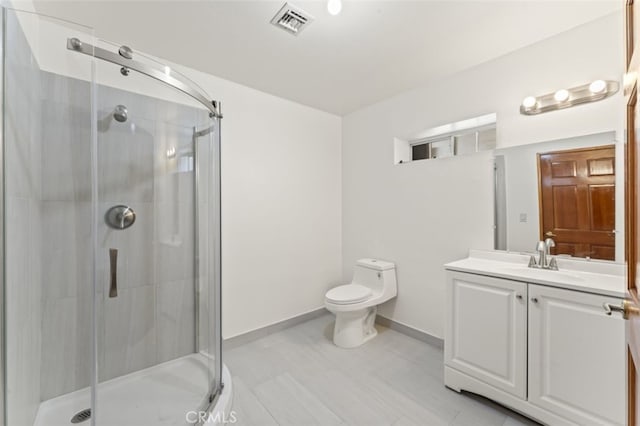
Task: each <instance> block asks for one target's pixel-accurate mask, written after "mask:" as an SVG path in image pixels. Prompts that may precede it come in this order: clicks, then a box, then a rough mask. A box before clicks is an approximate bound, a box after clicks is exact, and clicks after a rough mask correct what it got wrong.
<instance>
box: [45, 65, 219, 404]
mask: <svg viewBox="0 0 640 426" xmlns="http://www.w3.org/2000/svg"><path fill="white" fill-rule="evenodd" d="M42 74H43V77H42V81H43V85H42V95H43V97H42V100H43V102H42V105H41V108H42V110H43V116H44V117H46V120H44V121H43V123H44V126H45V127H46V129H47V131H46V134H45V147H46V148H45V153H44V156H43V158H46V160H44V161H43V162H42V173H43V201H42V203H43V206H44V207H43V211H44V212H46V213H45V214H44V215H43V217H42V220H43V227H42V229H43V235H42V239H43V250H44V251H43V256H44V257H45V259H46V261H45V262H44V264H43V275H44V276H46V277H48V280H47V281H48V282H47V283H46V285H45V287H44V288H43V300H42V305H43V319H42V324H43V342H42V352H41V353H42V366H43V369H42V372H41V375H40V377H41V387H42V393H41V398H42V400H47V399H50V398H53V397H55V396H58V395H61V394H65V393H68V392H71V391H74V390H77V389H80V388H82V387H85V386H88V385H89V379H90V369H89V368H90V367H89V366H90V355H91V353H90V342H91V335H92V334H91V307H92V305H91V296H92V294H91V275H90V274H91V234H90V229H91V228H90V226H91V204H90V201H91V191H90V189H91V188H90V186H89V185H90V182H91V161H90V127H89V123H90V121H89V117H88V114H89V110H88V108H87V105H86V100H87V99H89V98H88V97H89V84H88V83H86V82H83V81H79V80H75V79H71V78H67V77H63V76H59V75H54V74H50V73H42ZM97 96H98V97H97V102H98V182H99V185H98V196H99V215H100V219H101V217H102V215H103V214H104V213H106V211H107V210H108V208H109V207H111V206H114V205H118V204H125V205H128V206H130V207H132V208H133V209H134V210H135V212H136V214H137V218H136V222H135V224H134V225H133V226H132V227H131V228H129V229H126V230H113V229H111V228H109V227H107V226H106V224H105V223H104V221H103V220H99V222H98V261H97V276H98V295H99V303H98V312H97V315H98V363H99V375H100V380H107V379H110V378H113V377H117V376H120V375H123V374H127V373H130V372H133V371H136V370H140V369H143V368H146V367H150V366H152V365H155V364H157V363H160V362H164V361H167V360H170V359H174V358H177V357H179V356H182V355H186V354H188V353H192V352H194V351H195V290H194V274H193V270H194V249H193V247H194V239H193V238H194V225H193V224H194V221H193V219H194V212H193V203H194V187H193V172H192V170H190V169H189V166H188V164H189V156H191V155H192V136H193V128H194V127H195V126H196V125H198V124H206V123H207V122H208V118H207V114H206V113H205V112H202V111H200V110H197V109H194V108H189V107H186V106H181V105H177V104H172V103H170V102H166V101H160V100H157V99H154V98H150V97H146V96H142V95H137V94H133V93H130V92H125V91H122V90H118V89H114V88H109V87H104V86H98V91H97ZM52 99H53V100H56V101H55V102H51V100H52ZM119 104H122V105H125V106H126V107H127V109H128V120H127V121H126V122H124V123H120V122H117V121H115V120H114V119H113V111H114V109H115V107H116V106H117V105H119ZM170 150H172V151H173V150H175V153H176V154H175V156H172V155H168V152H171V151H170ZM112 248H113V249H117V250H118V296H117V297H116V298H109V297H108V288H109V249H112Z"/></svg>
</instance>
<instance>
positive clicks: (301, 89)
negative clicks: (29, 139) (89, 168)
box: [35, 0, 623, 115]
mask: <svg viewBox="0 0 640 426" xmlns="http://www.w3.org/2000/svg"><path fill="white" fill-rule="evenodd" d="M292 3H293V4H295V5H298V6H300V7H301V8H302V9H304V10H306V11H307V12H309V13H311V14H312V15H313V16H314V17H315V21H314V22H313V23H312V24H311V25H310V26H309V27H308V28H307V29H306V30H305V31H304V32H302V33H301V34H300V35H299V36H298V37H295V36H292V35H290V34H288V33H286V32H284V31H282V30H280V29H278V28H276V27H274V26H272V25H271V24H270V23H269V21H270V20H271V18H272V17H273V15H274V14H275V13H276V12H277V11H278V10H279V9H280V7H281V6H282V4H284V0H281V1H268V0H266V1H195V2H192V1H114V0H111V1H100V0H90V1H88V0H84V1H63V2H60V1H51V0H36V2H35V6H36V10H37V11H38V12H39V13H43V14H47V15H51V16H55V17H59V18H64V19H67V20H71V21H74V22H78V23H82V24H86V25H89V26H92V27H94V28H95V31H96V35H97V36H98V37H100V38H102V39H105V40H110V41H114V42H118V43H123V44H127V45H129V46H131V47H132V48H133V49H134V50H136V49H137V50H140V51H144V52H147V53H150V54H152V55H154V56H158V57H161V58H166V59H168V60H170V61H173V62H176V63H180V64H183V65H186V66H189V67H192V68H195V69H198V70H201V71H204V72H208V73H210V74H213V75H216V76H219V77H222V78H225V79H228V80H232V81H235V82H238V83H241V84H244V85H246V86H250V87H253V88H256V89H259V90H262V91H264V92H268V93H272V94H274V95H277V96H280V97H283V98H287V99H291V100H293V101H296V102H299V103H302V104H305V105H309V106H312V107H315V108H319V109H321V110H325V111H328V112H331V113H335V114H339V115H344V114H347V113H349V112H352V111H354V110H356V109H358V108H360V107H363V106H366V105H369V104H372V103H375V102H377V101H380V100H382V99H385V98H388V97H390V96H393V95H395V94H398V93H400V92H402V91H405V90H408V89H410V88H412V87H416V86H419V85H421V84H424V83H426V82H427V81H430V80H433V79H437V78H440V77H442V76H445V75H448V74H451V73H455V72H458V71H461V70H463V69H466V68H469V67H472V66H474V65H477V64H479V63H482V62H485V61H487V60H490V59H493V58H496V57H498V56H501V55H504V54H506V53H508V52H511V51H514V50H517V49H519V48H521V47H524V46H526V45H529V44H532V43H534V42H536V41H539V40H542V39H544V38H547V37H550V36H552V35H555V34H558V33H560V32H563V31H566V30H568V29H571V28H573V27H575V26H578V25H581V24H583V23H586V22H589V21H592V20H594V19H597V18H599V17H601V16H604V15H607V14H609V13H612V12H614V11H616V10H619V9H620V7H621V5H622V3H623V2H622V1H620V0H609V1H590V0H586V1H575V0H574V1H541V0H538V1H520V0H510V1H509V0H502V1H477V0H476V1H464V2H463V1H399V0H396V1H348V0H345V1H344V6H343V10H342V13H341V14H340V15H338V16H331V15H329V13H328V12H327V10H326V2H324V1H301V0H292ZM621 19H622V18H621ZM621 40H622V35H621Z"/></svg>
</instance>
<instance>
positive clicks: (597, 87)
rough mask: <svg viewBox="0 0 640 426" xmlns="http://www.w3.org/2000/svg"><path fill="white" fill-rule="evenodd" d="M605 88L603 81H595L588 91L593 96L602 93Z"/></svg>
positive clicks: (605, 84)
mask: <svg viewBox="0 0 640 426" xmlns="http://www.w3.org/2000/svg"><path fill="white" fill-rule="evenodd" d="M606 88H607V83H605V81H604V80H595V81H594V82H592V83H591V84H590V85H589V91H590V92H591V93H593V94H594V95H595V94H597V93H602V92H604V89H606Z"/></svg>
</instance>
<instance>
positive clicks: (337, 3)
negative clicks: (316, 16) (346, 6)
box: [327, 0, 342, 15]
mask: <svg viewBox="0 0 640 426" xmlns="http://www.w3.org/2000/svg"><path fill="white" fill-rule="evenodd" d="M327 10H328V11H329V13H330V14H332V15H337V14H338V13H340V11H341V10H342V0H329V2H328V3H327Z"/></svg>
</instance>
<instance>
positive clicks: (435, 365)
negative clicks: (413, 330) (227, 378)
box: [224, 314, 538, 426]
mask: <svg viewBox="0 0 640 426" xmlns="http://www.w3.org/2000/svg"><path fill="white" fill-rule="evenodd" d="M377 328H378V336H377V337H376V338H375V339H373V340H372V341H370V342H368V343H367V344H365V345H364V346H362V347H360V348H356V349H340V348H338V347H336V346H334V345H333V343H332V342H331V334H332V331H333V316H332V315H330V314H327V315H323V316H321V317H319V318H316V319H314V320H311V321H308V322H305V323H303V324H300V325H297V326H295V327H292V328H289V329H286V330H284V331H280V332H277V333H274V334H271V335H268V336H266V337H263V338H260V339H258V340H255V341H253V342H250V343H247V344H244V345H241V346H237V347H234V348H232V349H229V350H225V352H224V362H225V364H226V365H227V366H228V367H229V369H230V370H231V375H232V376H233V386H234V393H235V394H234V402H233V404H234V405H233V409H234V410H235V412H236V417H237V419H238V422H237V423H236V424H237V425H243V426H263V425H264V426H270V425H283V426H285V425H291V426H306V425H322V426H328V425H355V426H360V425H362V426H378V425H380V426H383V425H394V426H408V425H420V426H440V425H455V426H518V425H527V426H533V425H537V424H538V423H535V422H533V421H531V420H528V419H527V418H525V417H522V416H520V415H518V414H517V413H515V412H512V411H509V410H507V409H506V408H503V407H501V406H500V405H497V404H495V403H493V402H491V401H489V400H487V399H484V398H481V397H478V396H475V395H470V394H466V393H463V394H458V393H456V392H454V391H452V390H449V389H447V388H445V387H444V385H443V377H442V376H443V353H442V349H440V348H438V347H435V346H433V345H429V344H427V343H424V342H421V341H419V340H416V339H413V338H411V337H408V336H406V335H404V334H401V333H398V332H396V331H393V330H390V329H388V328H384V327H380V326H378V327H377Z"/></svg>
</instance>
